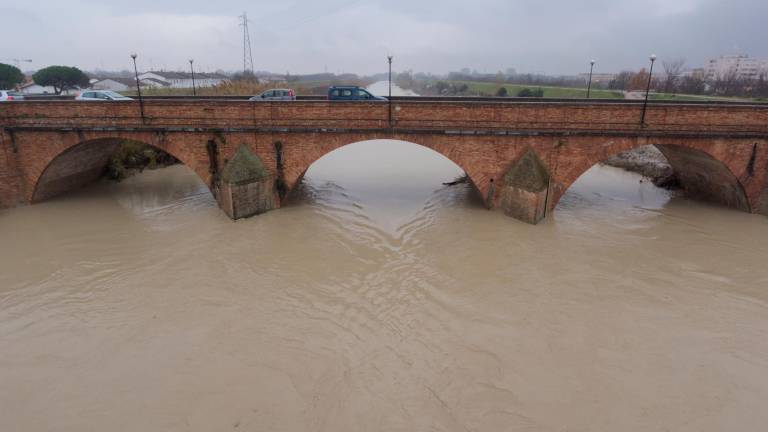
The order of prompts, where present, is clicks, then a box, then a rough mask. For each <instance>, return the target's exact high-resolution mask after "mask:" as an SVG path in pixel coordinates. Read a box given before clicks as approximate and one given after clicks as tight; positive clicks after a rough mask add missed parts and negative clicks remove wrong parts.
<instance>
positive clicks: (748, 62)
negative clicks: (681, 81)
mask: <svg viewBox="0 0 768 432" xmlns="http://www.w3.org/2000/svg"><path fill="white" fill-rule="evenodd" d="M704 70H705V74H704V76H705V77H706V79H707V80H716V79H718V78H724V77H726V76H729V75H732V74H735V77H736V78H739V79H757V78H760V75H768V60H764V59H756V58H751V57H749V56H747V55H741V54H732V55H722V56H720V57H718V58H716V59H712V60H710V61H709V62H708V63H707V65H706V66H705V67H704Z"/></svg>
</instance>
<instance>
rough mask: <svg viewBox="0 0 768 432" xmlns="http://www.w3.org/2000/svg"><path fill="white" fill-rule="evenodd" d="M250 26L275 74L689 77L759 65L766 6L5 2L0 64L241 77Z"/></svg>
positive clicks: (703, 1) (653, 0) (317, 0)
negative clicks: (134, 60) (661, 73)
mask: <svg viewBox="0 0 768 432" xmlns="http://www.w3.org/2000/svg"><path fill="white" fill-rule="evenodd" d="M243 11H246V12H247V13H248V17H249V18H250V20H251V24H250V31H251V42H252V47H253V56H254V63H255V68H256V69H257V70H271V71H274V72H280V73H284V72H286V71H289V72H291V73H310V72H322V71H323V70H327V71H329V72H342V71H349V72H357V73H365V74H367V73H376V72H383V71H384V70H385V69H386V61H385V56H386V55H387V54H388V53H391V54H392V55H394V56H395V69H396V70H405V69H412V70H415V71H428V72H435V73H442V72H447V71H452V70H458V69H461V68H464V67H469V68H473V69H477V70H478V71H483V72H496V71H498V70H505V69H506V68H509V67H513V68H515V69H517V71H518V72H544V73H549V74H572V73H579V72H582V71H583V70H584V69H585V68H586V67H588V66H587V63H588V61H589V59H590V58H595V59H596V60H597V62H598V63H597V70H598V71H603V72H614V71H619V70H621V69H638V68H640V67H642V66H645V64H646V63H647V57H648V55H649V54H651V53H656V54H658V55H659V57H661V58H662V59H664V58H676V57H683V58H685V59H686V61H687V64H688V65H689V66H698V65H701V64H702V63H703V62H704V61H705V60H706V59H708V58H710V57H713V56H717V55H720V54H726V53H736V52H739V53H746V54H749V55H751V56H753V57H763V58H768V27H766V17H768V0H645V1H642V0H579V1H573V0H473V1H451V0H440V1H438V0H282V1H272V0H260V1H253V0H251V1H240V0H234V1H232V0H225V1H211V0H167V1H161V0H129V1H126V0H119V1H118V0H98V1H97V0H67V1H62V0H37V1H35V0H27V1H11V0H0V17H2V25H0V59H6V58H29V59H33V60H34V62H33V63H31V64H29V63H22V69H25V70H26V69H31V68H34V69H37V68H41V67H44V66H47V65H51V64H66V65H74V66H78V67H81V68H83V69H96V68H101V69H111V70H121V69H127V68H129V67H130V66H131V63H130V61H131V60H130V57H129V54H130V53H131V52H134V51H135V52H137V53H138V55H139V59H138V60H139V67H140V69H150V68H158V69H159V68H164V69H181V68H185V69H186V67H188V63H187V59H189V58H194V59H195V64H196V67H199V68H200V69H202V70H208V71H213V70H216V69H224V70H237V69H242V28H241V27H239V25H238V15H241V14H242V13H243Z"/></svg>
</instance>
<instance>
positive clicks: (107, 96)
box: [75, 90, 133, 101]
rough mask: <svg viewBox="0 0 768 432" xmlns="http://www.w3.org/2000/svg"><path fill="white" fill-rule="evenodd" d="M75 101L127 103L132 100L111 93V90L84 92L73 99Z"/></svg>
mask: <svg viewBox="0 0 768 432" xmlns="http://www.w3.org/2000/svg"><path fill="white" fill-rule="evenodd" d="M75 100H85V101H129V100H133V98H129V97H128V96H123V95H121V94H120V93H117V92H113V91H112V90H86V91H84V92H82V93H80V94H79V95H77V97H76V98H75Z"/></svg>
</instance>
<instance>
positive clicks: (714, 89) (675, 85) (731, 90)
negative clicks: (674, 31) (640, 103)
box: [608, 59, 768, 98]
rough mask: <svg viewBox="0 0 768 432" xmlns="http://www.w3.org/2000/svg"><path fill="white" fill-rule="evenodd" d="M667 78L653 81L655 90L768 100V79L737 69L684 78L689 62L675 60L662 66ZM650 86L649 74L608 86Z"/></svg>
mask: <svg viewBox="0 0 768 432" xmlns="http://www.w3.org/2000/svg"><path fill="white" fill-rule="evenodd" d="M662 67H663V68H664V76H663V77H661V78H656V77H654V78H652V79H651V90H652V91H656V92H662V93H671V94H674V93H679V94H691V95H707V96H734V97H751V98H766V97H768V76H766V74H761V75H760V76H758V77H757V78H746V77H743V76H740V75H739V74H738V71H737V70H735V69H733V70H730V71H728V72H726V73H725V74H722V75H717V76H715V77H710V78H707V77H705V76H703V74H702V73H699V74H684V73H683V71H684V70H685V61H684V60H682V59H674V60H670V61H664V62H662ZM647 86H648V71H647V70H646V69H641V70H640V71H639V72H632V71H622V72H620V73H619V74H618V75H616V77H615V78H614V79H613V80H611V81H610V82H609V83H608V88H609V89H611V90H625V91H638V90H645V89H646V87H647Z"/></svg>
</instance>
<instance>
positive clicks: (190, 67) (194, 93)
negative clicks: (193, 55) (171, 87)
mask: <svg viewBox="0 0 768 432" xmlns="http://www.w3.org/2000/svg"><path fill="white" fill-rule="evenodd" d="M194 61H195V60H194V59H189V70H190V71H192V95H193V96H197V90H196V89H195V68H194V67H192V63H193V62H194Z"/></svg>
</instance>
